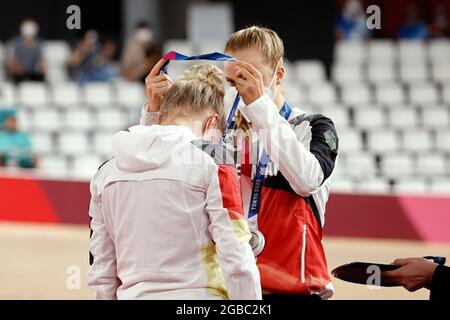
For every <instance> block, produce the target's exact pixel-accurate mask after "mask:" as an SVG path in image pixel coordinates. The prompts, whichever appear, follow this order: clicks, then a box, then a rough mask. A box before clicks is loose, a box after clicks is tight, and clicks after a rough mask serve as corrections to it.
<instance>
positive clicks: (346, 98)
mask: <svg viewBox="0 0 450 320" xmlns="http://www.w3.org/2000/svg"><path fill="white" fill-rule="evenodd" d="M341 98H342V102H343V103H346V104H349V105H355V106H358V105H360V104H367V103H370V102H371V101H372V91H371V90H370V88H369V86H368V85H366V84H363V83H358V84H355V83H353V84H347V85H342V86H341Z"/></svg>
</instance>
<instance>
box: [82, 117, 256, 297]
mask: <svg viewBox="0 0 450 320" xmlns="http://www.w3.org/2000/svg"><path fill="white" fill-rule="evenodd" d="M113 146H114V150H115V156H114V158H113V159H112V160H110V161H108V162H106V163H105V164H104V165H102V166H101V167H100V169H99V171H98V172H97V174H96V175H95V176H94V178H93V179H92V181H91V187H90V188H91V195H92V198H91V204H90V209H89V215H90V218H91V222H90V228H91V241H90V264H91V265H90V268H89V272H88V285H89V287H90V288H91V289H92V290H94V291H95V293H96V298H97V299H226V298H229V299H261V285H260V275H259V272H258V268H257V266H256V262H255V258H254V256H253V253H252V250H251V247H250V245H249V243H248V242H249V239H250V232H249V229H248V225H247V222H246V219H245V216H244V210H243V206H242V198H241V192H240V187H239V182H238V177H237V175H236V171H235V167H234V166H232V165H225V164H222V162H223V161H222V158H221V155H223V153H222V151H224V150H222V149H221V148H222V147H220V146H217V145H212V144H208V143H206V142H203V141H201V140H197V138H196V137H195V135H194V133H193V132H192V131H191V130H190V129H188V128H186V127H181V126H160V125H154V126H151V127H146V126H134V127H131V128H130V129H129V131H121V132H119V133H117V134H116V135H115V136H114V138H113Z"/></svg>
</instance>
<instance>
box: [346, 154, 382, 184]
mask: <svg viewBox="0 0 450 320" xmlns="http://www.w3.org/2000/svg"><path fill="white" fill-rule="evenodd" d="M347 174H348V175H349V176H350V177H353V178H363V177H364V178H369V177H374V176H375V175H376V174H377V166H376V162H375V157H374V156H373V155H372V154H369V153H355V154H347Z"/></svg>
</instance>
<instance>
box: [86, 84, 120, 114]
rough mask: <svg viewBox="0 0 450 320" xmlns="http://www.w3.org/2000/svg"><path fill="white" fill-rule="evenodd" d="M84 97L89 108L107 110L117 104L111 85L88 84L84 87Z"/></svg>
mask: <svg viewBox="0 0 450 320" xmlns="http://www.w3.org/2000/svg"><path fill="white" fill-rule="evenodd" d="M84 95H85V99H86V100H85V101H86V103H87V104H88V105H89V106H93V107H100V108H106V107H111V105H112V104H113V103H115V100H114V98H113V94H112V89H111V86H110V84H109V83H88V84H86V85H85V87H84Z"/></svg>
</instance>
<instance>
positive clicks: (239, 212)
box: [218, 165, 245, 220]
mask: <svg viewBox="0 0 450 320" xmlns="http://www.w3.org/2000/svg"><path fill="white" fill-rule="evenodd" d="M218 174H219V182H220V192H221V193H222V202H223V206H224V208H226V209H228V214H229V215H230V219H231V220H236V219H244V218H245V216H244V208H243V206H242V195H241V187H240V184H239V180H238V176H237V173H236V168H235V167H233V166H227V165H219V173H218Z"/></svg>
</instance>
